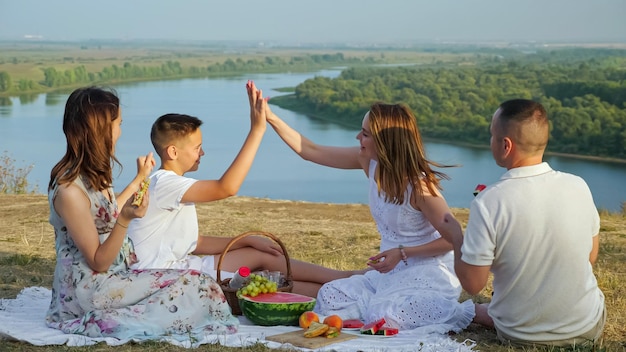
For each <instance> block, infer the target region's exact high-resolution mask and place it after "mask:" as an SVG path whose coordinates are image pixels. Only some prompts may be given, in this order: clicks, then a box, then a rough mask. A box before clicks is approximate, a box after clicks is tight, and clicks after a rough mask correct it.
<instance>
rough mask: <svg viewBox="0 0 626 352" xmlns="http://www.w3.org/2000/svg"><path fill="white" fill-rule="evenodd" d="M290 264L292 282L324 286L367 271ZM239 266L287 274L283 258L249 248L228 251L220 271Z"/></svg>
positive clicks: (300, 262)
mask: <svg viewBox="0 0 626 352" xmlns="http://www.w3.org/2000/svg"><path fill="white" fill-rule="evenodd" d="M218 260H219V256H216V258H215V266H216V268H217V263H218ZM290 263H291V274H292V279H293V280H294V281H302V282H310V283H316V284H325V283H327V282H329V281H332V280H337V279H342V278H346V277H349V276H352V275H355V274H363V273H364V272H365V271H367V270H368V269H364V270H335V269H330V268H326V267H324V266H321V265H317V264H313V263H308V262H304V261H300V260H295V259H290ZM241 266H247V267H249V268H250V269H251V270H252V271H256V270H265V269H267V270H270V271H281V272H283V273H286V272H287V262H286V261H285V257H284V256H282V255H281V256H274V255H271V254H269V253H265V252H261V251H258V250H256V249H254V248H251V247H244V248H238V249H236V250H233V251H229V252H228V253H227V254H226V256H225V257H224V259H223V261H222V266H221V269H222V270H225V271H230V272H235V271H237V269H239V267H241ZM318 289H319V288H318Z"/></svg>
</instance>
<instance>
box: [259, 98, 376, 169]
mask: <svg viewBox="0 0 626 352" xmlns="http://www.w3.org/2000/svg"><path fill="white" fill-rule="evenodd" d="M266 115H267V122H269V123H270V125H271V126H272V128H273V129H274V131H276V133H277V134H278V136H279V137H280V138H281V139H282V140H283V141H284V142H285V143H286V144H287V145H288V146H289V147H290V148H291V149H292V150H293V151H294V152H296V154H298V155H300V157H301V158H302V159H304V160H308V161H312V162H314V163H316V164H320V165H324V166H329V167H334V168H338V169H361V168H362V169H364V170H366V171H367V163H368V162H369V160H363V158H361V157H360V156H359V147H358V146H355V147H332V146H323V145H318V144H315V143H313V142H312V141H311V140H309V139H308V138H306V137H305V136H303V135H302V134H300V133H299V132H298V131H296V130H294V129H293V128H291V126H289V125H288V124H287V123H286V122H285V121H283V120H282V119H281V118H279V117H278V116H277V115H276V114H274V112H273V111H272V110H271V109H270V107H269V105H268V107H267V113H266Z"/></svg>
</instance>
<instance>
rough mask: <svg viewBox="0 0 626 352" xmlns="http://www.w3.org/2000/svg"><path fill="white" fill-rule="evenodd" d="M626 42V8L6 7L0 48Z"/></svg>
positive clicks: (450, 3)
mask: <svg viewBox="0 0 626 352" xmlns="http://www.w3.org/2000/svg"><path fill="white" fill-rule="evenodd" d="M27 38H31V39H42V40H54V41H80V40H94V39H102V40H168V41H171V40H177V41H256V42H287V43H338V42H341V43H350V42H352V43H400V42H497V41H502V42H626V1H623V0H596V1H584V0H569V1H568V0H550V1H540V0H526V1H523V2H512V1H506V0H504V1H503V0H476V1H463V0H439V1H423V0H415V1H410V0H409V1H407V0H387V1H385V2H384V3H383V2H382V1H374V0H339V1H330V0H318V1H316V2H306V3H305V2H298V1H289V0H273V1H268V2H263V3H256V2H251V1H236V2H235V1H233V2H228V1H224V2H217V1H209V0H182V1H178V2H164V3H159V2H157V1H150V0H134V1H122V0H109V1H107V2H86V1H80V0H56V1H38V0H20V1H13V0H0V39H1V40H22V39H27Z"/></svg>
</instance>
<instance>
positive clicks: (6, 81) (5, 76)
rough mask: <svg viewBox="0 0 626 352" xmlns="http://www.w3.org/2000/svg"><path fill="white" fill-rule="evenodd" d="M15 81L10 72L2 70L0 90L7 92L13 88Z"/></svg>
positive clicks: (0, 72)
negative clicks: (13, 81)
mask: <svg viewBox="0 0 626 352" xmlns="http://www.w3.org/2000/svg"><path fill="white" fill-rule="evenodd" d="M12 86H13V83H12V82H11V76H10V75H9V73H8V72H5V71H0V92H6V91H8V90H10V89H11V87H12Z"/></svg>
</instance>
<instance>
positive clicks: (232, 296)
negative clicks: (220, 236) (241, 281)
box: [217, 231, 293, 315]
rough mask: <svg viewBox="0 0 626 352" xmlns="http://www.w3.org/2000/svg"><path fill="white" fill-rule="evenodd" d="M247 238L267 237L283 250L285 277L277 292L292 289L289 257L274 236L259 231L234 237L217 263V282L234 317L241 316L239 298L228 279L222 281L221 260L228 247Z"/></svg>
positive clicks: (283, 246)
mask: <svg viewBox="0 0 626 352" xmlns="http://www.w3.org/2000/svg"><path fill="white" fill-rule="evenodd" d="M248 236H265V237H269V238H270V239H272V240H274V242H276V243H278V245H279V246H280V248H282V250H283V254H284V255H285V261H286V262H287V275H286V276H285V281H284V284H283V286H281V287H279V288H278V291H280V292H291V290H292V289H293V278H292V275H291V261H290V260H289V255H288V254H287V249H286V248H285V245H283V243H282V242H281V241H280V240H279V239H278V237H276V236H275V235H272V234H271V233H269V232H261V231H248V232H244V233H242V234H240V235H238V236H236V237H233V239H232V240H230V242H228V244H227V245H226V248H224V252H222V255H221V256H220V260H219V261H218V262H217V282H219V284H220V286H221V287H222V291H224V295H225V296H226V300H227V301H228V305H230V309H231V310H232V312H233V314H234V315H241V314H242V313H241V307H239V298H237V289H234V288H231V287H230V286H228V283H229V282H230V279H224V280H222V278H221V275H220V273H221V271H222V270H221V269H222V260H223V259H224V256H225V255H226V253H228V250H229V249H230V247H231V246H232V245H233V244H234V243H235V242H237V241H239V240H240V239H242V238H244V237H248Z"/></svg>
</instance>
